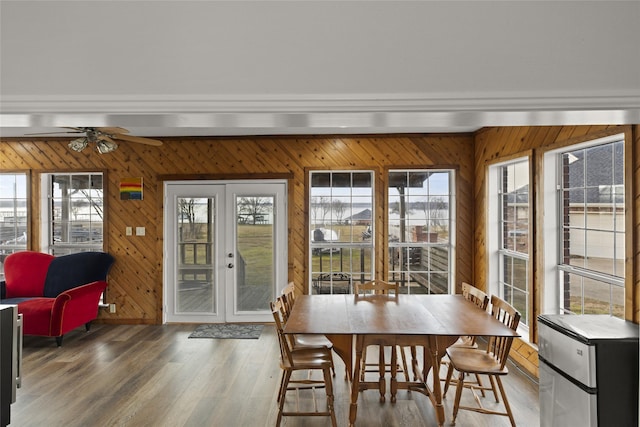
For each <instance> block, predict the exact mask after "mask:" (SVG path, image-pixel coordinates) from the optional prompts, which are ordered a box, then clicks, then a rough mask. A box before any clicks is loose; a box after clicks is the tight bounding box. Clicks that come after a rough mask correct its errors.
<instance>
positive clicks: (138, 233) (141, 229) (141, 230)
mask: <svg viewBox="0 0 640 427" xmlns="http://www.w3.org/2000/svg"><path fill="white" fill-rule="evenodd" d="M144 234H145V229H144V227H136V236H144Z"/></svg>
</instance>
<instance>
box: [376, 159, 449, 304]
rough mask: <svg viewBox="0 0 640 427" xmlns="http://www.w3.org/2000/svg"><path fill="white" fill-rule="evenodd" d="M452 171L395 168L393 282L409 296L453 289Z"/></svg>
mask: <svg viewBox="0 0 640 427" xmlns="http://www.w3.org/2000/svg"><path fill="white" fill-rule="evenodd" d="M453 180H454V172H453V171H452V170H436V169H433V170H430V169H422V170H390V171H389V175H388V212H387V215H388V221H387V224H388V229H387V235H388V239H389V241H388V251H389V261H388V279H387V280H389V281H391V282H397V283H399V284H400V291H401V292H402V293H407V294H447V293H450V292H451V289H453V286H452V283H453V277H452V273H451V272H452V271H453V270H454V269H453V267H452V259H454V256H453V247H454V244H453V243H454V242H453V240H454V239H453V236H454V235H455V232H454V226H453V223H454V221H453V219H454V218H455V214H454V206H455V203H454V196H453V191H452V189H453V188H455V187H454V185H453Z"/></svg>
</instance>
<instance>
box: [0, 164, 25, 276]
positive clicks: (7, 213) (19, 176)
mask: <svg viewBox="0 0 640 427" xmlns="http://www.w3.org/2000/svg"><path fill="white" fill-rule="evenodd" d="M28 215H29V212H28V202H27V174H26V173H0V280H1V279H2V278H4V268H3V265H4V259H5V258H6V257H7V255H9V254H12V253H14V252H18V251H24V250H26V249H27V237H28V236H27V224H28V221H27V218H28Z"/></svg>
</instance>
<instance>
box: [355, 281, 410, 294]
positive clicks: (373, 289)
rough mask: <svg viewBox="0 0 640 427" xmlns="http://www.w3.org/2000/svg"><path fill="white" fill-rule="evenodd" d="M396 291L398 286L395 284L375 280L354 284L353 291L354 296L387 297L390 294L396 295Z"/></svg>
mask: <svg viewBox="0 0 640 427" xmlns="http://www.w3.org/2000/svg"><path fill="white" fill-rule="evenodd" d="M398 291H399V285H398V284H397V283H389V282H385V281H384V280H377V279H374V280H371V281H369V282H365V283H358V282H356V284H355V289H354V292H355V294H356V295H366V294H374V295H388V294H389V293H390V292H393V293H394V294H395V295H398Z"/></svg>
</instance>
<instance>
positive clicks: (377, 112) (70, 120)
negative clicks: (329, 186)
mask: <svg viewBox="0 0 640 427" xmlns="http://www.w3.org/2000/svg"><path fill="white" fill-rule="evenodd" d="M476 95H477V96H473V97H470V96H466V97H462V96H456V95H455V94H454V95H451V94H449V95H445V94H436V95H434V94H430V95H428V96H427V95H425V94H417V95H407V94H396V95H390V94H368V95H345V94H342V95H306V96H305V95H291V96H266V95H252V96H249V95H238V96H219V95H216V96H212V95H197V96H177V95H153V96H137V95H109V96H105V95H97V96H89V95H82V96H3V97H2V100H1V101H0V128H2V129H3V131H2V134H3V136H10V135H11V132H10V131H8V128H55V127H64V126H74V127H77V126H123V127H127V128H130V129H131V128H145V129H148V130H147V131H144V130H142V129H141V131H140V132H138V134H140V135H142V134H145V132H146V134H147V135H153V134H155V135H159V134H165V135H168V134H170V132H168V131H166V130H167V129H171V128H174V129H183V131H182V133H180V132H178V134H186V133H188V134H192V135H195V134H207V135H209V134H211V135H215V134H260V133H262V134H265V133H272V134H279V133H330V132H335V133H367V132H375V133H384V132H469V131H473V130H476V129H479V128H481V127H487V126H544V125H547V126H553V125H586V124H591V125H596V124H614V125H615V124H620V125H623V124H637V123H640V93H638V94H628V93H627V94H614V95H611V94H608V95H598V94H590V95H588V96H587V95H585V96H575V95H574V94H556V95H554V96H533V95H531V94H529V96H526V95H527V94H518V96H516V95H514V94H509V96H492V95H490V94H483V96H480V95H478V94H476ZM162 129H164V130H165V131H163V130H162ZM186 129H192V130H193V131H190V132H187V131H186ZM198 129H200V130H199V131H197V130H198ZM132 131H133V129H132ZM23 133H24V132H23ZM13 136H15V135H13Z"/></svg>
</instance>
